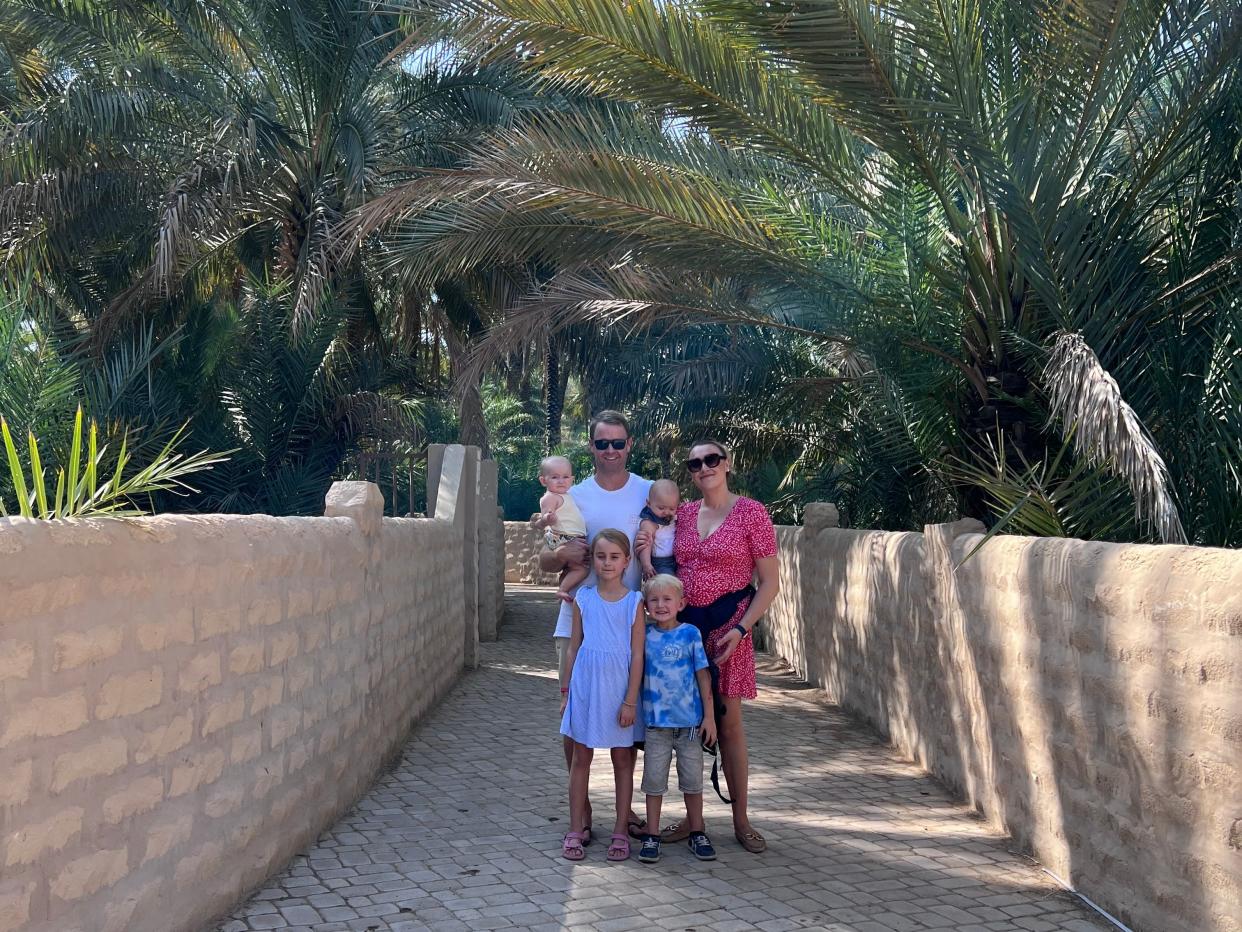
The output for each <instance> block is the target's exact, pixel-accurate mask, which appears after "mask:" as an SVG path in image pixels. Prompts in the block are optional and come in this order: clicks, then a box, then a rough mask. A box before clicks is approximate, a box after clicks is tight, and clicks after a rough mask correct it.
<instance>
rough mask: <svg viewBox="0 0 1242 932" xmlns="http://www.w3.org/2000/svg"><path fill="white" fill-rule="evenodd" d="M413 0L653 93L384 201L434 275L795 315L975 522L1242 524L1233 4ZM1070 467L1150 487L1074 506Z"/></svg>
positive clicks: (588, 73) (613, 303)
mask: <svg viewBox="0 0 1242 932" xmlns="http://www.w3.org/2000/svg"><path fill="white" fill-rule="evenodd" d="M409 6H410V7H411V9H413V8H416V7H417V8H418V9H420V10H425V9H426V8H427V7H429V6H432V7H439V8H440V9H441V10H442V11H443V12H445V13H446V14H450V15H448V16H447V17H446V19H447V20H448V21H450V22H451V25H452V30H453V35H454V37H455V41H456V42H458V43H459V45H460V46H461V47H463V48H465V49H467V50H469V51H471V52H474V53H476V54H480V55H490V56H493V57H498V56H510V55H512V54H513V50H514V48H515V47H517V46H518V45H519V44H520V45H521V48H522V49H523V50H524V52H525V55H526V58H527V63H528V65H529V67H530V68H531V69H532V71H533V72H534V73H536V74H537V75H538V76H539V77H540V78H541V79H543V80H546V81H549V82H553V83H555V84H556V86H557V87H561V88H563V87H569V88H571V89H572V90H575V91H582V92H590V93H596V94H602V95H609V96H612V97H614V98H616V99H618V100H621V101H625V102H628V103H629V104H638V105H641V106H642V107H643V108H645V110H635V109H634V108H633V107H632V106H624V105H620V104H619V105H618V106H617V107H616V108H615V109H612V110H604V109H601V110H600V111H599V112H596V113H592V114H587V115H584V114H580V113H577V114H571V115H564V116H557V115H552V116H549V117H546V118H545V119H544V120H543V121H542V122H541V123H539V124H538V125H536V126H523V127H521V128H520V131H519V130H512V131H507V132H501V133H498V134H496V135H495V136H494V137H493V139H492V140H491V141H490V142H489V143H488V144H486V145H480V146H476V147H475V148H474V151H473V154H472V157H471V159H470V161H469V164H468V165H466V166H465V167H463V168H461V169H459V170H456V171H452V172H448V173H436V174H434V175H428V176H424V177H422V178H418V179H415V180H412V181H411V182H409V183H408V184H406V185H404V186H402V187H400V188H398V189H396V190H394V191H393V192H391V193H390V194H388V195H386V196H385V197H384V198H382V199H380V200H379V201H377V202H375V203H373V204H371V205H369V206H368V208H367V210H368V212H370V213H372V214H373V215H375V216H380V215H386V216H387V217H388V218H389V220H390V221H391V222H392V223H393V224H394V225H395V226H396V227H397V228H398V229H401V230H403V231H404V232H405V234H406V240H405V242H406V243H407V244H408V247H409V248H408V249H407V251H406V253H405V257H406V259H407V260H408V261H409V262H410V263H412V264H418V263H426V264H427V265H428V266H436V267H440V268H445V267H448V268H456V269H464V268H469V267H471V266H472V265H475V264H479V263H485V262H492V261H496V260H497V258H498V257H499V258H501V259H512V258H513V257H515V256H518V255H523V256H527V257H530V256H534V257H535V258H536V259H537V261H543V262H549V263H555V264H556V266H557V268H558V269H559V270H560V272H559V274H558V276H557V277H556V278H554V279H553V280H552V281H550V282H548V283H547V284H545V285H544V286H543V287H542V288H540V289H539V290H538V292H537V293H536V294H535V295H534V296H532V298H531V300H530V303H529V307H528V310H527V312H526V313H525V314H523V315H521V316H520V317H519V319H518V320H517V321H515V323H514V327H515V329H517V330H519V331H525V332H527V333H529V332H531V330H532V328H533V327H535V326H536V322H540V323H542V324H543V325H545V326H550V327H552V328H553V329H556V328H560V327H564V326H569V325H571V324H574V323H581V322H583V321H594V322H596V323H600V322H609V323H611V324H613V325H617V324H621V325H623V326H630V327H633V328H636V329H642V328H643V327H648V326H651V325H653V324H655V323H657V322H659V321H668V320H673V321H679V322H686V321H697V322H704V321H715V322H718V323H721V324H723V325H726V326H730V327H734V328H737V327H747V326H760V327H763V328H765V329H767V330H769V331H770V330H774V329H778V330H781V331H783V332H785V333H789V334H796V335H797V336H799V337H800V338H802V339H805V340H806V341H808V343H809V345H810V346H811V347H812V348H813V349H812V350H811V352H812V355H813V357H814V359H815V360H816V362H817V370H818V371H817V372H816V373H815V377H816V378H821V379H822V378H838V377H844V378H848V379H850V380H851V381H853V382H855V383H856V384H857V386H858V387H857V388H856V389H854V391H855V392H856V397H857V399H858V403H859V404H862V405H865V406H866V407H867V408H868V410H870V411H871V412H873V413H872V415H871V421H872V423H875V424H877V425H879V424H885V423H887V424H889V425H890V427H889V429H890V430H899V431H900V432H902V433H904V435H905V436H906V437H907V438H909V443H908V444H906V446H908V447H911V448H912V449H914V450H916V451H917V452H918V455H919V459H920V461H921V462H920V466H921V468H922V469H923V470H925V471H928V472H931V473H935V474H937V475H938V477H939V480H940V481H941V482H942V483H944V484H947V485H948V487H950V488H951V489H952V490H953V494H954V497H955V498H956V500H957V503H958V506H959V508H960V509H961V510H962V512H963V513H965V514H973V515H977V516H981V517H986V518H988V519H990V520H996V519H997V518H998V517H1001V516H1006V517H1008V518H1009V519H1014V518H1015V517H1021V516H1022V515H1026V516H1027V517H1028V518H1032V517H1033V516H1034V515H1036V514H1037V513H1044V514H1045V515H1046V516H1047V517H1049V519H1050V526H1052V527H1061V528H1065V527H1067V526H1069V524H1072V525H1073V526H1074V527H1075V528H1076V529H1077V532H1079V533H1084V534H1087V535H1091V534H1098V535H1102V536H1134V535H1143V534H1148V533H1150V534H1154V535H1156V536H1157V537H1159V538H1161V539H1165V540H1178V539H1181V538H1182V537H1183V534H1184V532H1183V522H1185V523H1186V524H1188V525H1189V532H1190V537H1191V538H1192V539H1193V540H1196V541H1199V542H1214V543H1229V542H1237V541H1238V540H1239V539H1240V538H1239V534H1240V533H1242V517H1240V516H1239V515H1240V510H1242V509H1240V507H1239V501H1242V484H1240V477H1242V459H1240V457H1242V454H1240V453H1239V452H1238V451H1239V450H1242V442H1240V440H1242V434H1239V432H1238V429H1239V426H1240V425H1239V424H1238V421H1237V418H1236V416H1233V415H1225V416H1222V415H1221V412H1223V411H1226V410H1228V411H1230V412H1236V411H1238V410H1239V409H1240V408H1242V391H1240V390H1242V355H1240V354H1239V352H1238V349H1237V338H1238V337H1237V335H1238V333H1239V329H1238V322H1239V320H1238V318H1239V302H1238V298H1237V297H1236V295H1237V292H1238V289H1237V285H1238V283H1239V265H1238V251H1237V245H1236V244H1237V242H1238V241H1239V235H1240V228H1242V223H1240V220H1239V215H1238V214H1237V211H1236V204H1237V202H1238V198H1239V190H1240V187H1242V169H1240V168H1239V161H1238V159H1237V157H1236V155H1237V154H1236V140H1237V139H1238V138H1239V130H1240V129H1242V112H1240V111H1242V108H1240V107H1239V104H1238V101H1239V100H1242V66H1240V65H1239V61H1240V60H1242V56H1239V54H1238V51H1239V37H1240V36H1242V10H1240V9H1239V8H1238V7H1237V5H1236V4H1232V3H1225V2H1220V0H1209V2H1200V0H1155V2H1151V3H1142V4H1137V5H1135V4H1126V5H1111V4H1086V5H1082V4H1075V5H1069V6H1067V5H1046V4H1035V5H1032V4H1017V3H1014V4H988V5H984V4H981V3H978V2H973V0H964V2H959V3H953V4H946V3H930V4H927V3H922V2H915V0H891V2H889V3H885V4H881V5H875V4H865V3H857V2H853V0H813V2H782V0H772V2H767V3H763V4H755V3H738V2H735V0H700V2H668V0H661V2H657V0H632V2H627V3H625V4H618V3H613V2H607V0H444V2H441V3H417V4H416V3H410V4H409ZM498 338H499V335H498ZM1087 383H1089V385H1090V386H1092V389H1091V390H1090V391H1086V392H1083V391H1078V390H1076V386H1079V385H1083V384H1087ZM929 441H931V442H929ZM1066 444H1068V445H1069V448H1068V449H1063V448H1064V447H1065V446H1066ZM1192 448H1193V449H1194V450H1196V451H1199V452H1198V455H1196V456H1192V457H1188V459H1187V461H1178V460H1177V459H1172V458H1170V456H1169V454H1170V453H1173V452H1180V451H1184V450H1189V449H1192ZM1162 452H1163V453H1164V454H1165V455H1164V456H1162V455H1161V453H1162ZM1037 464H1043V465H1042V467H1041V468H1034V467H1036V465H1037ZM1187 465H1189V466H1190V469H1192V470H1194V472H1190V471H1188V470H1187ZM1049 470H1051V472H1050V471H1049ZM1057 470H1059V471H1060V472H1057ZM1069 474H1072V475H1073V476H1074V480H1073V481H1074V483H1076V484H1077V485H1078V486H1079V487H1081V488H1084V489H1085V488H1090V487H1092V486H1094V487H1095V488H1097V489H1098V488H1101V483H1103V482H1106V481H1110V480H1107V478H1106V477H1107V476H1113V477H1115V480H1112V481H1120V482H1121V483H1122V484H1123V486H1124V487H1125V489H1126V490H1127V491H1126V494H1123V495H1122V496H1120V497H1119V496H1117V495H1102V494H1101V495H1098V496H1092V495H1076V496H1073V497H1072V498H1067V497H1065V496H1060V497H1055V496H1050V495H1048V494H1046V493H1047V492H1048V489H1049V487H1050V485H1049V484H1050V483H1057V482H1061V481H1062V480H1064V479H1065V477H1066V476H1067V475H1069ZM985 475H986V476H988V477H989V478H988V480H987V481H984V480H983V478H982V477H983V476H985ZM1041 483H1042V485H1041ZM1016 488H1020V489H1023V490H1024V491H1023V494H1022V495H1020V496H1018V499H1017V501H1016V502H1015V504H1016V506H1017V507H1016V508H1015V507H1014V506H1013V505H1009V506H1008V507H1006V502H1008V501H1010V500H1011V499H1012V494H1011V493H1013V491H1014V490H1015V489H1016ZM1127 501H1128V502H1129V503H1130V504H1129V505H1125V504H1124V503H1125V502H1127ZM1067 502H1070V503H1071V504H1066V503H1067ZM1058 503H1060V504H1058ZM1119 503H1121V507H1133V508H1135V509H1136V516H1135V518H1134V519H1133V520H1128V521H1119V520H1118V511H1117V509H1118V507H1119ZM1067 508H1073V509H1077V510H1078V514H1077V515H1076V516H1075V520H1073V521H1072V522H1067V520H1066V519H1067V517H1068V516H1067V515H1066V514H1065V513H1064V509H1067ZM1058 509H1060V510H1058ZM1030 523H1031V522H1030V521H1028V525H1029V524H1030ZM1045 523H1046V524H1047V523H1049V522H1045Z"/></svg>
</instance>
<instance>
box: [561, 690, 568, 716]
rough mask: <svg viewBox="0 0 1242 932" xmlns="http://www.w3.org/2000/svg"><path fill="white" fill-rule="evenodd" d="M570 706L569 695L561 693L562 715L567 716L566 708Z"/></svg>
mask: <svg viewBox="0 0 1242 932" xmlns="http://www.w3.org/2000/svg"><path fill="white" fill-rule="evenodd" d="M568 705H569V693H561V715H564V714H565V707H566V706H568Z"/></svg>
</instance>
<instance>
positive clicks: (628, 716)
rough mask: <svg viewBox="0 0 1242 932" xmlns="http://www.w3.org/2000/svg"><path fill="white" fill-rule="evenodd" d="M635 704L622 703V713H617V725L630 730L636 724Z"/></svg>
mask: <svg viewBox="0 0 1242 932" xmlns="http://www.w3.org/2000/svg"><path fill="white" fill-rule="evenodd" d="M634 712H635V704H634V703H632V702H623V703H621V711H620V712H619V713H617V724H618V725H620V726H621V727H622V728H629V727H630V726H631V725H633V724H634Z"/></svg>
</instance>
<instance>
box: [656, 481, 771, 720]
mask: <svg viewBox="0 0 1242 932" xmlns="http://www.w3.org/2000/svg"><path fill="white" fill-rule="evenodd" d="M701 506H702V502H701V501H698V502H685V503H684V504H682V505H681V507H679V508H678V509H677V530H676V533H675V534H674V537H673V555H674V556H675V557H676V558H677V576H678V578H679V579H680V580H681V583H682V585H683V586H685V589H686V601H687V602H688V603H689V604H690V605H694V606H700V607H701V606H704V605H710V604H711V603H712V602H714V601H716V599H718V598H720V597H721V596H722V595H724V594H725V593H728V592H736V591H737V590H738V589H742V588H744V587H746V586H748V585H750V583H751V581H752V579H753V578H754V575H755V561H756V560H759V559H761V558H763V557H771V556H775V555H776V530H775V529H774V528H773V527H772V519H771V518H770V517H768V510H767V509H766V508H764V507H763V505H762V504H760V503H759V502H757V501H755V500H754V499H753V498H745V497H743V496H739V497H738V499H737V501H736V502H734V503H733V510H732V511H730V512H729V514H728V515H727V516H726V517H725V519H724V522H723V523H722V524H721V525H720V527H718V528H716V530H714V531H712V532H711V533H710V534H709V535H707V539H706V540H699V508H700V507H701ZM749 605H750V600H749V599H746V600H745V601H743V602H742V604H741V605H739V606H738V607H737V611H736V612H735V613H734V615H733V618H732V619H731V622H732V624H736V623H737V621H738V619H740V618H741V617H742V615H744V614H745V613H746V609H747V607H748V606H749ZM729 627H731V625H722V626H720V627H719V628H717V629H716V630H717V631H718V632H720V634H719V635H717V634H713V635H712V636H710V637H709V638H708V639H707V643H706V644H705V645H703V646H704V647H705V648H706V649H707V655H708V656H709V657H714V656H715V655H716V652H717V648H716V642H717V641H718V640H719V639H720V636H722V635H723V634H725V633H726V632H727V631H728V630H729ZM720 694H721V695H722V696H729V697H736V698H741V699H754V698H755V645H754V640H753V638H749V637H747V638H742V642H741V643H740V644H738V646H737V649H736V650H734V651H733V656H732V657H730V658H729V659H728V661H727V662H726V663H725V664H724V666H722V667H721V668H720Z"/></svg>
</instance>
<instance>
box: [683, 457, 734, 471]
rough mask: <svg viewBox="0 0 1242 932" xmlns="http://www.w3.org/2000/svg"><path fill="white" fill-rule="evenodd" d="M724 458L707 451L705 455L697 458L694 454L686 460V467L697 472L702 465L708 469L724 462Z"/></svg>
mask: <svg viewBox="0 0 1242 932" xmlns="http://www.w3.org/2000/svg"><path fill="white" fill-rule="evenodd" d="M724 459H725V458H724V457H723V456H721V455H720V454H719V453H708V454H707V456H705V457H703V458H702V459H699V458H698V457H697V456H696V457H695V458H694V459H692V460H686V469H688V470H690V471H691V472H698V471H699V470H700V469H702V468H703V467H704V466H706V467H707V468H708V469H715V468H716V467H717V466H719V465H720V464H721V463H722V462H724Z"/></svg>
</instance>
